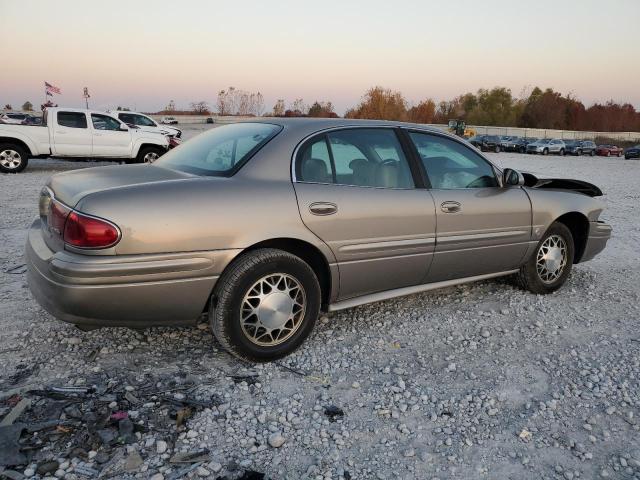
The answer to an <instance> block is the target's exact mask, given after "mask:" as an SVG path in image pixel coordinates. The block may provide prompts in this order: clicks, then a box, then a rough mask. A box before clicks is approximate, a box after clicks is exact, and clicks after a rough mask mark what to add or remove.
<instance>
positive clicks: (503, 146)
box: [500, 135, 517, 152]
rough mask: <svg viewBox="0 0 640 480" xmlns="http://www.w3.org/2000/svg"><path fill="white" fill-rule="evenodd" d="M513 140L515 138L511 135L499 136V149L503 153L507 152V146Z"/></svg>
mask: <svg viewBox="0 0 640 480" xmlns="http://www.w3.org/2000/svg"><path fill="white" fill-rule="evenodd" d="M515 138H517V137H515V136H513V135H500V149H501V150H502V151H503V152H505V151H506V150H507V144H508V143H509V142H511V141H512V140H514V139H515Z"/></svg>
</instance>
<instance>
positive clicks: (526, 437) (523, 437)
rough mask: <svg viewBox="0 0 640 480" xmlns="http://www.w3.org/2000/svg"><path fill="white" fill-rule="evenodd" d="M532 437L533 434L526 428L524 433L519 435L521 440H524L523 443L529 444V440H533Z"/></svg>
mask: <svg viewBox="0 0 640 480" xmlns="http://www.w3.org/2000/svg"><path fill="white" fill-rule="evenodd" d="M532 436H533V435H532V434H531V432H530V431H529V430H527V429H526V428H523V429H522V431H521V432H520V433H519V434H518V438H520V440H522V441H523V442H528V441H529V440H531V437H532Z"/></svg>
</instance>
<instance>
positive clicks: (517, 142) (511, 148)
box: [502, 137, 537, 153]
mask: <svg viewBox="0 0 640 480" xmlns="http://www.w3.org/2000/svg"><path fill="white" fill-rule="evenodd" d="M535 140H537V139H536V138H534V139H527V138H524V137H511V139H510V140H507V141H506V142H504V143H503V145H502V150H503V151H505V152H518V153H525V151H526V149H527V143H530V142H532V141H535Z"/></svg>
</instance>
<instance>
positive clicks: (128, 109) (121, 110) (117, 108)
mask: <svg viewBox="0 0 640 480" xmlns="http://www.w3.org/2000/svg"><path fill="white" fill-rule="evenodd" d="M116 110H118V111H120V112H130V111H131V109H130V108H129V107H121V106H120V105H118V106H117V107H116Z"/></svg>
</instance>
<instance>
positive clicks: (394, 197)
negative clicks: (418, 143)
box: [294, 128, 436, 300]
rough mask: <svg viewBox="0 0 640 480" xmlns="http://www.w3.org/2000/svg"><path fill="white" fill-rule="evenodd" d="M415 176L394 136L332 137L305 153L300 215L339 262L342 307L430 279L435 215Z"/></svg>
mask: <svg viewBox="0 0 640 480" xmlns="http://www.w3.org/2000/svg"><path fill="white" fill-rule="evenodd" d="M414 176H415V168H414V173H412V170H411V166H410V164H409V161H408V160H407V155H406V152H404V151H403V148H402V147H401V145H400V142H399V140H398V137H397V134H396V131H395V130H394V129H393V128H348V129H341V130H332V131H330V132H328V133H323V134H319V135H318V136H316V137H314V138H312V139H310V140H308V141H307V142H305V143H304V144H303V145H302V147H301V148H300V149H299V151H298V154H297V155H296V165H295V177H294V186H295V191H296V195H297V197H298V205H299V209H300V215H301V217H302V220H303V221H304V223H305V225H306V226H307V227H308V228H309V229H310V230H311V231H312V232H314V233H315V234H316V235H317V236H318V237H319V238H320V239H322V240H323V241H324V242H325V243H326V244H327V245H329V247H330V248H331V250H332V251H333V253H334V255H335V257H336V260H337V263H338V269H339V272H340V287H339V294H338V298H339V299H340V300H343V299H347V298H352V297H357V296H359V295H364V294H367V293H372V292H379V291H383V290H390V289H394V288H400V287H405V286H410V285H417V284H419V283H420V282H421V281H422V280H423V279H424V277H425V275H426V273H427V271H428V268H429V265H430V264H431V260H432V256H433V250H434V245H435V225H436V222H435V211H434V204H433V200H432V197H431V195H430V194H429V192H428V191H427V190H425V189H424V188H416V182H415V180H416V179H415V178H414Z"/></svg>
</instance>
